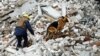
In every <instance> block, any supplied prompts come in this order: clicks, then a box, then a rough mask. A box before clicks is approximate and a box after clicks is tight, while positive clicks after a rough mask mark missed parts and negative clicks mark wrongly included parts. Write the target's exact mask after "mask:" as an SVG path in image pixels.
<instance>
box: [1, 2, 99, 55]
mask: <svg viewBox="0 0 100 56" xmlns="http://www.w3.org/2000/svg"><path fill="white" fill-rule="evenodd" d="M23 12H28V13H29V15H30V16H31V19H30V23H31V25H32V28H33V29H34V33H35V35H34V36H33V35H31V34H30V33H29V32H28V41H29V47H25V48H20V49H19V50H16V45H17V40H16V38H15V36H14V29H15V27H16V22H17V20H18V18H19V17H20V16H21V15H22V13H23ZM71 13H74V14H73V15H72V16H70V15H68V17H69V18H68V21H69V22H68V23H66V25H65V26H64V27H63V28H64V29H63V30H62V31H61V33H60V34H58V35H57V36H54V37H55V38H56V39H50V40H48V41H45V40H44V37H45V35H46V32H47V31H46V30H47V28H48V26H49V25H50V23H52V22H54V21H57V20H58V18H59V17H61V16H65V15H66V14H71ZM0 27H1V28H0V56H32V55H33V56H100V41H99V40H100V1H99V2H98V1H97V0H96V1H95V0H89V1H88V0H1V1H0ZM58 37H59V38H58Z"/></svg>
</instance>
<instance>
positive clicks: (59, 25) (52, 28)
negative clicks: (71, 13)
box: [45, 15, 68, 41]
mask: <svg viewBox="0 0 100 56" xmlns="http://www.w3.org/2000/svg"><path fill="white" fill-rule="evenodd" d="M66 22H68V16H67V15H66V16H61V17H59V19H58V20H57V21H54V22H52V23H51V24H50V25H49V26H48V28H47V33H46V36H45V40H46V41H48V40H49V39H56V38H55V37H57V34H58V33H61V30H62V29H63V28H64V26H65V24H66Z"/></svg>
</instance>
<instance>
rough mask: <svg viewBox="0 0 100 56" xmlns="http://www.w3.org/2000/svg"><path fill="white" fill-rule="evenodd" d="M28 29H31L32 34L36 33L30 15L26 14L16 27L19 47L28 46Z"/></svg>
mask: <svg viewBox="0 0 100 56" xmlns="http://www.w3.org/2000/svg"><path fill="white" fill-rule="evenodd" d="M27 29H28V30H29V31H30V33H31V34H32V35H34V31H33V29H32V27H31V25H30V23H29V16H28V15H27V14H24V15H23V16H22V17H20V19H19V20H18V22H17V26H16V28H15V33H14V34H15V36H16V38H17V41H18V43H17V47H18V48H19V47H28V38H27ZM22 39H24V43H23V45H21V42H22Z"/></svg>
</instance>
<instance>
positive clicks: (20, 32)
mask: <svg viewBox="0 0 100 56" xmlns="http://www.w3.org/2000/svg"><path fill="white" fill-rule="evenodd" d="M27 29H28V30H29V31H30V33H31V34H32V35H34V31H33V29H32V27H31V25H30V23H29V21H28V20H27V21H25V26H24V28H21V27H18V26H17V27H16V28H15V35H17V36H19V35H24V36H27Z"/></svg>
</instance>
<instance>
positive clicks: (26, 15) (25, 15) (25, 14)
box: [22, 12, 30, 20]
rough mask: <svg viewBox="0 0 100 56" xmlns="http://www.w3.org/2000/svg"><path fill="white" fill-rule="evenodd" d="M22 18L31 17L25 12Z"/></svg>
mask: <svg viewBox="0 0 100 56" xmlns="http://www.w3.org/2000/svg"><path fill="white" fill-rule="evenodd" d="M22 18H25V19H28V20H29V19H30V16H29V15H28V13H26V12H23V14H22Z"/></svg>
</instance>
